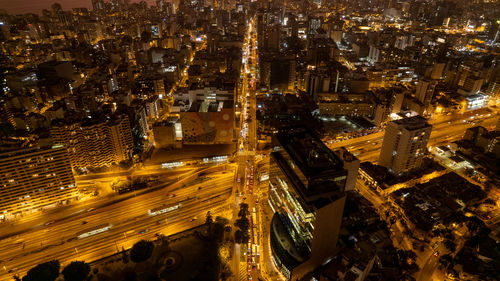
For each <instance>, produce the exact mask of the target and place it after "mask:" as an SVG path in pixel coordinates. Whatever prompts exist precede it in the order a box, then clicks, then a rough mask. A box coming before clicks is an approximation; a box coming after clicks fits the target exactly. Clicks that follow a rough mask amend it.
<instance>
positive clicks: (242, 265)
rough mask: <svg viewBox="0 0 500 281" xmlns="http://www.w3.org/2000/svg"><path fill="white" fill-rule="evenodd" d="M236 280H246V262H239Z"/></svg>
mask: <svg viewBox="0 0 500 281" xmlns="http://www.w3.org/2000/svg"><path fill="white" fill-rule="evenodd" d="M238 281H248V274H247V263H246V262H240V266H239V272H238Z"/></svg>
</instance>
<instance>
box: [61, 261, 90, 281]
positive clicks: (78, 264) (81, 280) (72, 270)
mask: <svg viewBox="0 0 500 281" xmlns="http://www.w3.org/2000/svg"><path fill="white" fill-rule="evenodd" d="M89 273H90V266H89V265H88V264H87V263H85V262H83V261H74V262H71V263H70V264H69V265H67V266H66V267H65V268H64V269H63V271H62V274H63V276H64V281H85V280H87V277H88V276H89Z"/></svg>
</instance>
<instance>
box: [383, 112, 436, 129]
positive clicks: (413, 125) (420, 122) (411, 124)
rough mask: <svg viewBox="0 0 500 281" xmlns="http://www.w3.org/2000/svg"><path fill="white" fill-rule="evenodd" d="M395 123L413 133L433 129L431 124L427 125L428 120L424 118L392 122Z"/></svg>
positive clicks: (418, 117) (416, 117) (418, 116)
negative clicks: (428, 128)
mask: <svg viewBox="0 0 500 281" xmlns="http://www.w3.org/2000/svg"><path fill="white" fill-rule="evenodd" d="M392 122H393V123H395V124H397V125H399V126H402V127H404V128H405V129H407V130H409V131H411V130H418V129H423V128H427V127H431V125H429V123H427V119H425V118H424V117H422V116H420V115H417V116H413V117H409V118H403V119H399V120H395V121H392Z"/></svg>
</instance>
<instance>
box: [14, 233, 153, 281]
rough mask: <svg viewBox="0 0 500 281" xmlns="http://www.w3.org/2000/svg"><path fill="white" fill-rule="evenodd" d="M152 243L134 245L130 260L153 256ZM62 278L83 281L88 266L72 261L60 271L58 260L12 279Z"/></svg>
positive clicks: (19, 280) (81, 262)
mask: <svg viewBox="0 0 500 281" xmlns="http://www.w3.org/2000/svg"><path fill="white" fill-rule="evenodd" d="M153 249H154V244H153V242H150V241H146V240H141V241H139V242H137V243H135V244H134V246H133V247H132V249H131V250H130V259H131V260H132V261H133V262H135V263H140V262H144V261H146V260H148V259H149V258H150V257H151V255H152V254H153ZM60 274H62V275H63V276H64V281H85V280H87V279H88V277H89V274H90V265H89V264H88V263H86V262H83V261H74V262H71V263H70V264H68V265H67V266H66V267H65V268H64V269H63V270H62V271H61V264H60V263H59V261H58V260H52V261H48V262H44V263H41V264H39V265H37V266H35V267H33V268H32V269H30V270H29V271H28V272H27V273H26V276H24V277H23V278H19V277H17V276H15V277H14V279H15V280H17V281H55V280H56V279H57V278H58V277H59V275H60Z"/></svg>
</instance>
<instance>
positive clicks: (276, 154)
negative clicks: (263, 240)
mask: <svg viewBox="0 0 500 281" xmlns="http://www.w3.org/2000/svg"><path fill="white" fill-rule="evenodd" d="M273 144H274V148H273V152H272V153H271V162H270V172H269V204H270V206H271V209H272V210H273V211H274V216H273V218H272V221H271V228H270V243H271V250H272V254H273V260H274V261H275V263H276V266H277V267H278V268H280V269H281V271H282V272H283V274H284V275H285V276H287V277H288V278H289V279H290V280H297V279H298V278H301V277H302V276H304V275H305V274H307V273H308V272H310V271H312V270H313V269H314V268H316V267H318V266H320V265H321V264H322V263H324V262H325V261H326V260H328V259H329V258H331V257H332V256H333V255H334V254H335V251H336V250H337V245H336V243H337V239H338V235H339V230H340V223H341V220H342V212H343V209H344V203H345V193H344V188H345V184H346V178H347V171H346V170H345V169H344V168H343V163H342V161H341V160H340V158H338V157H337V156H336V155H335V154H334V153H333V152H331V151H330V150H329V149H328V148H327V147H326V146H325V145H324V143H323V142H321V140H319V139H318V138H317V137H315V136H313V135H312V134H311V133H309V132H307V131H306V130H304V129H300V130H298V131H294V132H290V133H278V134H277V135H275V136H274V138H273Z"/></svg>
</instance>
